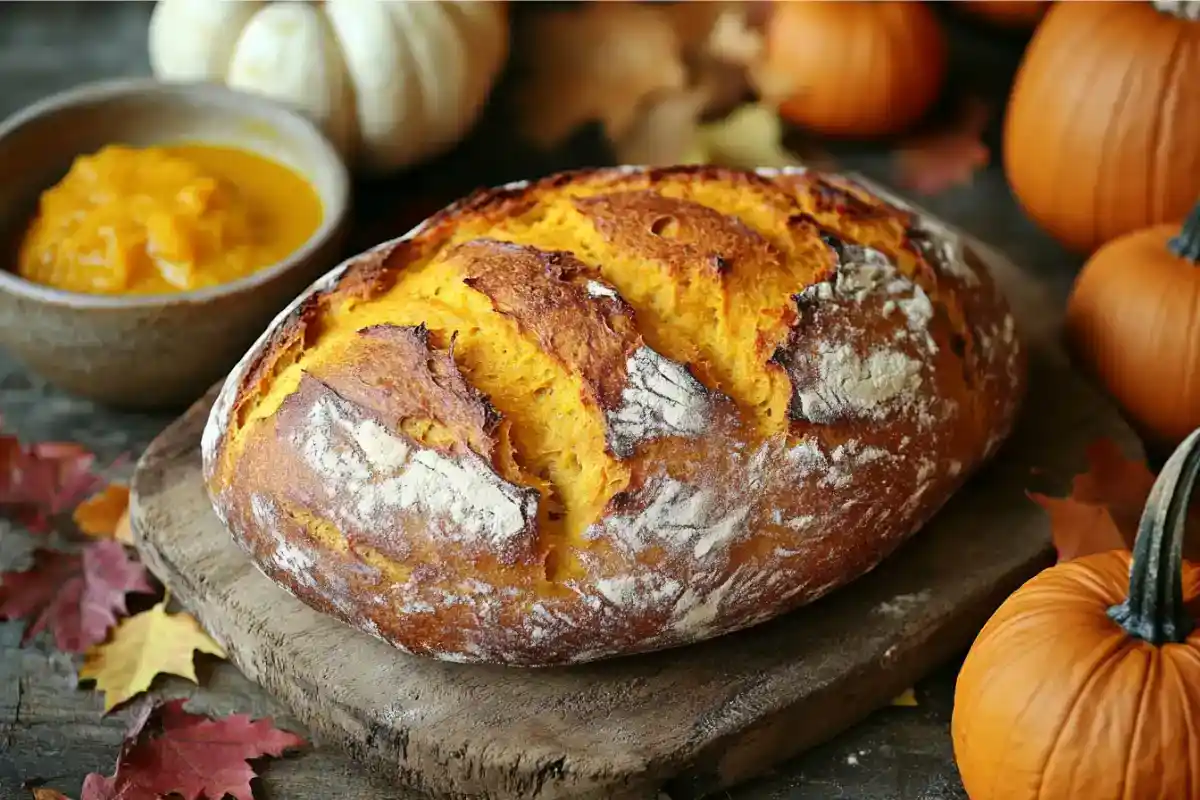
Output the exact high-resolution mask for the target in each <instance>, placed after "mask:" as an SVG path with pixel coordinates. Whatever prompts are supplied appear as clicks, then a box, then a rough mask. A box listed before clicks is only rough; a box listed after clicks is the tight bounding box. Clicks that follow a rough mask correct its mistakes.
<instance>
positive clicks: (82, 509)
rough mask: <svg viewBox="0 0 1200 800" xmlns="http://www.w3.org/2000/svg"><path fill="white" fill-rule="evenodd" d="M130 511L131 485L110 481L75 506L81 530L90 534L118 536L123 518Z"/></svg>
mask: <svg viewBox="0 0 1200 800" xmlns="http://www.w3.org/2000/svg"><path fill="white" fill-rule="evenodd" d="M128 511H129V487H128V486H125V485H124V484H121V483H110V484H109V485H108V486H105V487H104V488H103V489H101V490H100V491H99V492H97V493H96V494H94V495H92V496H91V497H89V498H88V499H87V500H84V501H83V502H82V503H80V504H79V505H78V506H77V507H76V508H75V513H74V515H73V517H74V519H75V524H76V525H78V526H79V530H81V531H83V532H84V533H86V534H87V535H88V536H97V537H102V538H107V539H112V538H116V534H117V532H118V526H119V524H120V522H121V518H122V517H124V516H126V514H127V513H128Z"/></svg>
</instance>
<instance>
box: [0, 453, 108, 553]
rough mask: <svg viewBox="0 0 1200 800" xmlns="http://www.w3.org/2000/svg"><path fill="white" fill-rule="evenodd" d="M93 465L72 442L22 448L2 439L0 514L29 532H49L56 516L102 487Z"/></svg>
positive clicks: (93, 461)
mask: <svg viewBox="0 0 1200 800" xmlns="http://www.w3.org/2000/svg"><path fill="white" fill-rule="evenodd" d="M95 461H96V457H95V455H93V454H92V453H91V452H89V451H88V450H87V449H86V448H84V447H83V446H82V445H78V444H74V443H72V442H38V443H35V444H32V445H24V444H22V443H21V442H20V441H18V440H17V438H16V437H14V436H9V435H0V510H2V511H3V512H4V513H5V514H8V515H9V516H12V517H13V518H15V519H16V520H17V521H18V522H20V523H21V524H22V525H24V526H25V527H27V528H29V529H30V530H32V531H35V532H39V533H45V532H47V531H49V530H50V528H51V525H50V520H51V519H52V518H53V517H54V516H55V515H57V514H61V513H63V512H64V511H66V510H68V509H70V508H71V507H72V506H74V505H75V504H76V503H78V502H79V501H80V500H81V499H82V498H84V497H86V496H87V495H89V494H91V493H92V492H94V491H96V489H98V488H99V487H100V486H102V485H103V484H104V481H103V479H101V478H100V477H98V476H97V475H95V474H93V472H92V466H93V465H94V464H95Z"/></svg>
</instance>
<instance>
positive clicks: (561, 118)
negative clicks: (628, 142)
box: [516, 3, 687, 148]
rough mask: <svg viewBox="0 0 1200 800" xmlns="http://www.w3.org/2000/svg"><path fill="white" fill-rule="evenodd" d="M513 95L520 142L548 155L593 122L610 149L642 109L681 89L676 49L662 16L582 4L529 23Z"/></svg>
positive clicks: (643, 7)
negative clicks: (525, 140)
mask: <svg viewBox="0 0 1200 800" xmlns="http://www.w3.org/2000/svg"><path fill="white" fill-rule="evenodd" d="M526 33H527V34H528V37H529V38H528V42H527V44H525V45H524V46H521V45H519V46H518V47H517V52H519V53H521V54H522V56H523V58H524V59H525V62H526V63H524V65H523V67H524V75H523V78H522V80H521V82H520V83H519V84H518V88H517V90H516V91H517V98H516V105H517V112H518V117H519V119H520V127H521V129H522V132H523V134H524V135H525V136H526V137H528V138H529V139H530V140H531V141H532V142H534V143H535V144H537V145H539V146H541V147H545V148H550V147H554V146H556V145H558V144H561V143H562V142H563V141H564V140H565V139H566V138H567V137H569V136H570V135H571V134H572V133H573V132H574V131H575V130H576V129H577V128H579V127H580V126H582V125H586V124H587V123H589V122H593V121H599V122H600V123H601V124H602V125H603V126H604V130H605V133H606V135H607V136H608V138H609V140H610V141H613V142H615V141H619V140H621V139H623V138H625V136H626V135H627V133H628V132H629V130H630V129H631V128H632V126H633V124H634V121H635V119H636V115H637V112H638V109H639V108H640V107H641V106H642V104H643V102H644V101H645V100H646V99H647V98H649V97H651V96H652V95H655V94H656V93H660V92H663V91H666V90H671V89H683V88H684V87H685V86H686V85H687V73H686V70H685V69H684V65H683V61H682V53H681V44H680V40H679V36H678V35H677V33H676V31H675V29H674V27H673V26H672V24H671V21H670V19H669V18H668V16H667V15H666V13H664V11H663V10H662V9H660V8H656V7H654V5H652V4H642V3H584V4H580V5H576V6H574V7H571V8H567V9H564V10H561V11H560V10H554V11H547V12H544V13H541V14H538V15H537V17H536V18H533V19H531V20H530V21H529V25H528V30H527V31H526Z"/></svg>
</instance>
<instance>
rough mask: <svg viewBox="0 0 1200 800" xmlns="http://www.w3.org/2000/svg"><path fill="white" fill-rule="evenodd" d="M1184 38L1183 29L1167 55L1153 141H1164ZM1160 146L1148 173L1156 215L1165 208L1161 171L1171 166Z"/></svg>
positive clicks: (1150, 202) (1153, 121)
mask: <svg viewBox="0 0 1200 800" xmlns="http://www.w3.org/2000/svg"><path fill="white" fill-rule="evenodd" d="M1184 38H1185V37H1184V35H1183V31H1182V30H1181V31H1179V32H1178V35H1176V37H1175V42H1174V44H1173V45H1172V47H1171V54H1170V55H1169V56H1168V57H1167V63H1166V66H1165V68H1164V69H1163V83H1162V88H1161V89H1160V90H1159V92H1158V94H1162V95H1164V96H1163V98H1162V102H1160V103H1159V104H1158V107H1157V108H1156V109H1155V110H1154V117H1153V118H1152V119H1151V121H1150V141H1152V142H1157V143H1161V142H1162V135H1161V132H1162V130H1163V117H1164V116H1166V115H1167V114H1168V113H1169V112H1168V111H1167V108H1168V101H1169V99H1170V92H1171V88H1172V87H1174V86H1178V85H1179V82H1178V81H1177V80H1175V70H1176V69H1177V68H1178V66H1179V64H1180V63H1181V61H1182V59H1181V57H1180V54H1181V51H1182V50H1183V44H1184ZM1158 147H1161V144H1160V145H1156V150H1155V153H1154V157H1153V162H1154V163H1153V164H1151V168H1150V169H1149V170H1148V171H1147V175H1146V182H1147V184H1148V186H1147V191H1148V192H1149V195H1148V197H1147V203H1146V204H1145V205H1149V206H1152V213H1153V214H1154V216H1156V217H1157V216H1160V215H1162V214H1163V213H1164V209H1163V207H1162V206H1163V202H1162V200H1160V199H1159V198H1158V191H1157V188H1158V184H1159V181H1160V176H1159V173H1160V172H1161V171H1162V170H1163V169H1164V168H1165V169H1170V168H1171V167H1170V162H1169V160H1168V159H1163V158H1160V157H1159V154H1158Z"/></svg>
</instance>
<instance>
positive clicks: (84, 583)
mask: <svg viewBox="0 0 1200 800" xmlns="http://www.w3.org/2000/svg"><path fill="white" fill-rule="evenodd" d="M154 591H155V590H154V587H153V586H151V585H150V580H149V573H147V572H146V568H145V567H144V566H142V564H141V563H139V562H137V561H134V560H133V559H131V558H130V557H129V555H128V554H127V553H126V552H125V547H124V546H123V545H122V544H121V543H120V542H115V541H110V540H104V541H98V542H93V543H91V544H89V545H87V546H86V547H84V548H83V549H82V550H81V551H80V552H78V553H63V552H61V551H58V550H46V549H38V550H36V551H34V554H33V567H32V568H30V569H28V570H26V571H25V572H6V573H3V574H0V619H29V620H32V624H30V625H29V627H28V628H27V629H26V630H25V635H24V636H23V637H22V640H21V643H22V644H24V643H26V642H28V641H29V640H30V639H32V638H33V637H34V636H36V635H38V634H39V633H41V632H42V631H43V630H47V629H49V630H51V631H53V633H54V642H55V646H56V647H58V649H59V650H62V651H64V652H67V653H82V652H84V651H85V650H87V649H88V648H89V647H91V646H92V645H94V644H97V643H99V642H102V641H104V638H105V637H106V636H107V635H108V631H109V629H110V628H111V627H112V626H113V625H115V624H116V623H117V618H118V617H119V616H124V615H125V614H126V613H128V612H127V611H126V609H125V594H126V593H127V592H144V593H147V594H153V593H154Z"/></svg>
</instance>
